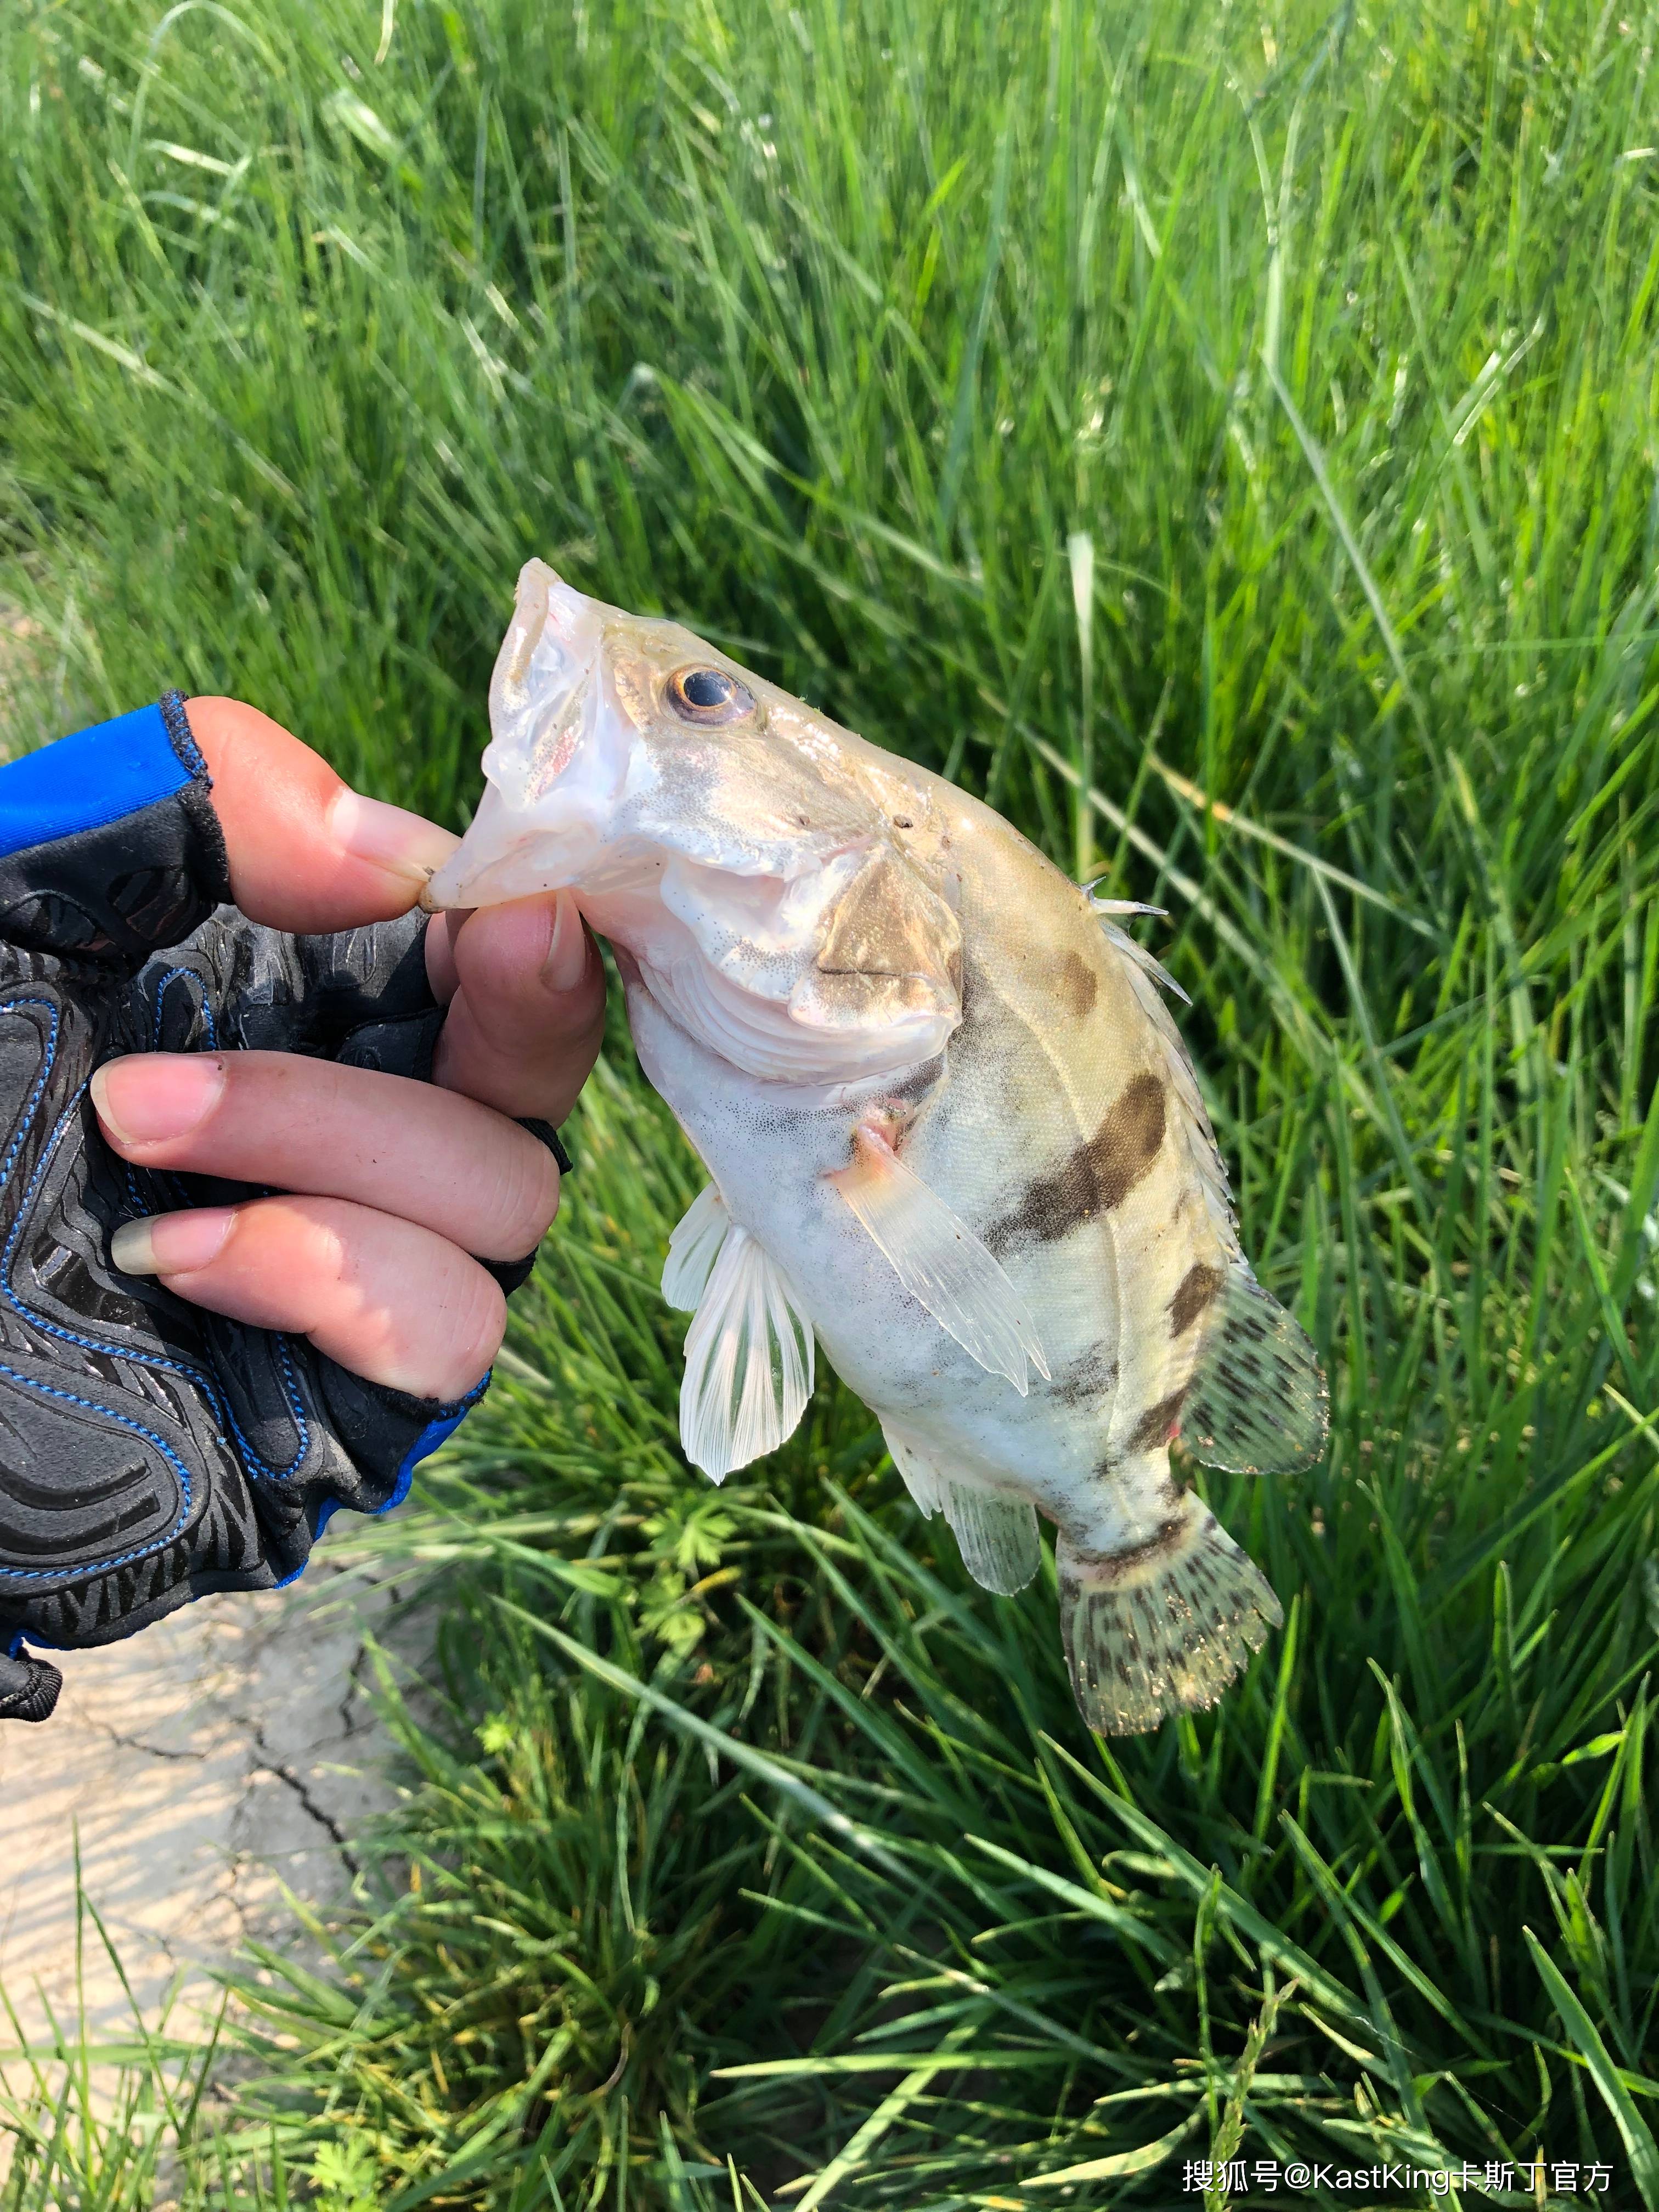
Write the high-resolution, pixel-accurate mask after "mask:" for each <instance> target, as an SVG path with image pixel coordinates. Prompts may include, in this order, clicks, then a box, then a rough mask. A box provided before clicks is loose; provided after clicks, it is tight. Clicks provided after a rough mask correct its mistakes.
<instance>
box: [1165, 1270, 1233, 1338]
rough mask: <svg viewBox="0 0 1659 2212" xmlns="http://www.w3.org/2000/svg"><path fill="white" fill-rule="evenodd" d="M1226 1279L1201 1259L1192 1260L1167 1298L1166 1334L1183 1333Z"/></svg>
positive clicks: (1214, 1297) (1220, 1288)
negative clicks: (1172, 1293) (1168, 1329)
mask: <svg viewBox="0 0 1659 2212" xmlns="http://www.w3.org/2000/svg"><path fill="white" fill-rule="evenodd" d="M1226 1282H1227V1278H1226V1277H1225V1275H1224V1274H1223V1273H1222V1272H1221V1270H1220V1268H1219V1267H1211V1266H1209V1265H1208V1264H1207V1262H1206V1261H1203V1260H1197V1261H1194V1263H1193V1265H1192V1266H1191V1267H1188V1270H1187V1272H1186V1273H1185V1274H1184V1275H1183V1276H1182V1279H1181V1286H1180V1288H1179V1289H1178V1290H1177V1291H1176V1294H1175V1296H1174V1297H1172V1298H1171V1299H1170V1334H1171V1335H1172V1336H1184V1335H1185V1334H1187V1331H1188V1329H1189V1328H1191V1327H1192V1325H1193V1323H1194V1322H1195V1321H1196V1320H1197V1319H1198V1317H1199V1316H1200V1314H1201V1313H1202V1312H1203V1311H1204V1310H1205V1309H1206V1306H1209V1305H1211V1304H1213V1302H1214V1301H1215V1299H1216V1298H1218V1297H1219V1296H1220V1294H1221V1292H1222V1291H1223V1290H1224V1289H1225V1287H1226Z"/></svg>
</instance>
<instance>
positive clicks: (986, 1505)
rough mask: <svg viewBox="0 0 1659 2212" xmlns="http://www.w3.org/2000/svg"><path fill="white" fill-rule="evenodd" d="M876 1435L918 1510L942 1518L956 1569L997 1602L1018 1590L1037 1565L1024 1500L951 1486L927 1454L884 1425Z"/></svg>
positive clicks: (1038, 1546) (1031, 1512)
mask: <svg viewBox="0 0 1659 2212" xmlns="http://www.w3.org/2000/svg"><path fill="white" fill-rule="evenodd" d="M882 1434H883V1435H884V1437H886V1439H887V1449H888V1450H889V1451H890V1452H891V1454H892V1455H893V1464H894V1466H895V1467H896V1468H897V1469H898V1471H899V1473H900V1474H901V1475H902V1477H903V1479H904V1486H905V1488H906V1489H907V1490H908V1492H909V1493H910V1495H911V1497H912V1498H914V1499H915V1503H916V1506H917V1508H918V1510H920V1511H921V1512H922V1513H925V1514H928V1515H932V1514H934V1513H941V1512H942V1513H943V1514H944V1516H945V1519H946V1520H947V1521H948V1522H950V1524H951V1534H953V1535H954V1536H955V1538H956V1540H957V1549H958V1550H959V1551H960V1552H961V1553H962V1564H963V1566H964V1567H966V1568H967V1570H968V1571H969V1574H970V1575H971V1576H972V1577H973V1578H974V1580H975V1582H976V1583H978V1584H979V1586H980V1588H981V1589H987V1590H994V1591H995V1592H996V1593H997V1595H999V1596H1000V1597H1012V1595H1014V1593H1015V1591H1016V1590H1023V1589H1024V1587H1025V1585H1026V1583H1029V1582H1030V1580H1031V1578H1032V1577H1033V1576H1034V1575H1035V1574H1036V1571H1037V1569H1038V1568H1039V1567H1040V1566H1041V1565H1042V1538H1041V1537H1040V1536H1039V1535H1038V1534H1037V1516H1036V1506H1035V1505H1033V1504H1030V1501H1029V1500H1028V1499H1025V1498H1003V1497H1000V1496H999V1495H998V1494H997V1493H996V1492H994V1491H989V1490H981V1489H979V1488H977V1487H976V1486H974V1485H973V1484H970V1483H966V1482H953V1481H952V1480H951V1478H950V1476H949V1475H947V1474H944V1473H943V1472H942V1471H941V1469H940V1468H939V1463H938V1462H937V1461H936V1460H935V1459H933V1456H932V1455H931V1454H929V1453H928V1452H927V1451H925V1450H924V1449H922V1448H921V1446H920V1445H919V1444H914V1443H911V1442H910V1440H909V1438H908V1437H904V1436H901V1435H900V1434H899V1433H898V1431H896V1430H895V1429H892V1428H890V1427H888V1425H886V1424H885V1423H883V1425H882Z"/></svg>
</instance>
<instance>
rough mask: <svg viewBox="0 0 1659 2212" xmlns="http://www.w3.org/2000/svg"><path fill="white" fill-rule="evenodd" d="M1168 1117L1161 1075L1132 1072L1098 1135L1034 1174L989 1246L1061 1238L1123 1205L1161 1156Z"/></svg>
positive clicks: (993, 1233) (999, 1247) (994, 1229)
mask: <svg viewBox="0 0 1659 2212" xmlns="http://www.w3.org/2000/svg"><path fill="white" fill-rule="evenodd" d="M1167 1119H1168V1117H1167V1109H1166V1105H1165V1101H1164V1085H1162V1084H1161V1083H1160V1082H1159V1081H1158V1078H1157V1076H1155V1075H1152V1074H1150V1073H1143V1074H1140V1075H1136V1076H1133V1077H1131V1079H1130V1080H1129V1081H1128V1082H1127V1084H1125V1085H1124V1086H1123V1089H1122V1091H1121V1093H1120V1094H1119V1096H1118V1097H1117V1099H1116V1100H1115V1103H1114V1104H1113V1105H1112V1107H1111V1109H1110V1110H1109V1112H1108V1114H1107V1115H1106V1118H1105V1120H1104V1121H1103V1122H1102V1123H1101V1125H1100V1127H1099V1128H1097V1130H1096V1132H1095V1133H1094V1135H1093V1136H1092V1137H1090V1138H1089V1139H1087V1140H1086V1141H1085V1143H1083V1144H1081V1145H1079V1146H1078V1148H1077V1150H1076V1151H1075V1152H1073V1154H1072V1156H1071V1158H1069V1159H1068V1160H1066V1162H1065V1164H1063V1165H1062V1166H1060V1167H1059V1168H1057V1169H1055V1170H1054V1172H1053V1173H1052V1174H1051V1175H1044V1176H1035V1177H1034V1178H1033V1179H1032V1181H1031V1182H1029V1183H1028V1184H1027V1185H1026V1187H1025V1193H1024V1197H1023V1198H1022V1199H1021V1200H1020V1202H1019V1204H1018V1206H1015V1207H1014V1208H1013V1209H1012V1211H1011V1212H1008V1213H1006V1214H1005V1215H1004V1216H1003V1217H1002V1218H1001V1219H1000V1221H998V1222H995V1223H994V1224H993V1225H992V1226H991V1228H990V1229H989V1230H988V1231H987V1234H986V1242H987V1243H988V1244H989V1245H990V1247H991V1249H992V1250H993V1251H994V1252H1001V1251H1006V1249H1008V1248H1009V1247H1010V1246H1011V1245H1014V1244H1018V1243H1024V1242H1026V1241H1035V1242H1036V1243H1040V1244H1053V1243H1058V1242H1059V1241H1060V1238H1061V1237H1068V1236H1070V1234H1071V1233H1072V1231H1073V1230H1074V1229H1077V1228H1079V1227H1080V1226H1081V1225H1083V1224H1084V1223H1085V1222H1087V1221H1092V1220H1094V1219H1095V1218H1097V1216H1098V1215H1100V1214H1102V1213H1109V1212H1111V1211H1112V1210H1113V1208H1114V1207H1115V1206H1121V1205H1122V1203H1123V1201H1124V1200H1125V1199H1126V1198H1127V1196H1128V1195H1129V1193H1130V1192H1131V1191H1132V1190H1133V1188H1134V1187H1135V1185H1136V1184H1137V1183H1138V1182H1139V1181H1140V1180H1141V1178H1142V1177H1143V1176H1145V1175H1146V1174H1147V1173H1148V1172H1149V1170H1151V1168H1152V1163H1153V1161H1154V1160H1155V1159H1156V1158H1158V1152H1159V1151H1160V1149H1161V1148H1162V1146H1163V1143H1164V1131H1165V1127H1166V1126H1167Z"/></svg>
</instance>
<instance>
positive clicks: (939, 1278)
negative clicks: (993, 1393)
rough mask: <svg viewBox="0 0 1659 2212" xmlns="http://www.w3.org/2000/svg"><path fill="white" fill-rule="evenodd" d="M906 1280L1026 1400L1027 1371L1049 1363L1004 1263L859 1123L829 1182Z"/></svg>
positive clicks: (1044, 1369) (1044, 1370)
mask: <svg viewBox="0 0 1659 2212" xmlns="http://www.w3.org/2000/svg"><path fill="white" fill-rule="evenodd" d="M824 1180H825V1181H826V1182H829V1184H830V1185H831V1186H832V1187H833V1188H835V1190H836V1192H837V1193H838V1194H840V1196H841V1197H842V1199H843V1200H845V1201H846V1203H847V1205H848V1207H849V1208H850V1209H851V1211H852V1212H853V1213H854V1215H855V1216H856V1218H858V1220H859V1221H860V1224H861V1225H862V1226H863V1227H864V1228H865V1230H866V1231H867V1232H868V1233H869V1235H870V1237H871V1238H872V1241H873V1242H874V1243H875V1244H876V1245H877V1246H878V1249H879V1250H880V1251H881V1253H882V1255H883V1256H884V1258H885V1259H886V1261H888V1263H889V1265H890V1267H892V1269H893V1272H894V1273H895V1274H896V1275H897V1277H898V1279H899V1280H900V1282H901V1283H902V1285H904V1288H905V1289H906V1290H907V1291H908V1292H909V1294H910V1296H911V1297H913V1298H915V1301H916V1303H917V1304H919V1305H921V1306H924V1307H925V1308H926V1309H927V1311H928V1312H929V1313H930V1314H931V1315H932V1316H933V1319H934V1320H935V1321H936V1322H938V1323H939V1327H940V1328H942V1329H944V1330H945V1331H946V1332H947V1333H948V1334H950V1335H951V1336H953V1337H954V1338H955V1339H956V1340H957V1343H958V1344H959V1345H960V1346H962V1348H963V1351H964V1352H969V1354H971V1356H972V1357H973V1358H975V1359H976V1360H978V1362H979V1364H980V1365H981V1367H983V1368H985V1369H987V1370H988V1371H989V1372H990V1373H991V1374H993V1375H1006V1376H1007V1378H1008V1380H1009V1381H1010V1382H1011V1383H1012V1384H1013V1386H1014V1388H1015V1389H1016V1390H1018V1392H1019V1395H1020V1396H1021V1397H1022V1398H1023V1397H1024V1395H1025V1393H1026V1389H1027V1388H1028V1383H1027V1370H1028V1369H1029V1368H1031V1367H1035V1368H1036V1370H1037V1372H1038V1374H1039V1375H1041V1376H1042V1377H1043V1379H1044V1380H1045V1381H1046V1380H1047V1379H1048V1361H1047V1360H1046V1359H1045V1358H1043V1356H1042V1342H1041V1340H1039V1338H1038V1336H1037V1333H1036V1322H1034V1321H1033V1320H1032V1318H1031V1315H1030V1309H1029V1308H1028V1306H1027V1305H1026V1304H1025V1301H1024V1298H1023V1297H1021V1296H1020V1294H1019V1292H1018V1291H1017V1290H1016V1289H1015V1288H1014V1286H1013V1285H1012V1283H1011V1282H1010V1281H1009V1279H1008V1278H1007V1276H1006V1274H1005V1273H1004V1272H1003V1269H1002V1267H1001V1265H1000V1262H999V1261H997V1260H995V1259H994V1257H993V1256H992V1255H991V1253H990V1252H989V1251H988V1250H987V1249H986V1247H985V1245H984V1244H983V1243H981V1240H980V1239H979V1238H978V1237H976V1236H975V1234H974V1232H973V1231H972V1230H971V1229H969V1226H968V1225H967V1223H966V1222H965V1221H960V1220H958V1219H957V1216H956V1215H955V1214H954V1213H952V1212H951V1209H950V1207H949V1206H946V1204H945V1201H944V1200H943V1199H942V1198H940V1197H939V1196H938V1195H937V1194H936V1193H934V1192H933V1191H932V1190H930V1189H929V1188H928V1187H927V1184H926V1183H925V1182H923V1181H922V1180H921V1176H918V1175H915V1174H914V1173H913V1172H912V1171H911V1170H910V1169H908V1167H906V1166H905V1164H904V1163H903V1161H902V1159H901V1158H899V1156H898V1154H897V1153H896V1152H895V1151H894V1150H893V1147H892V1146H891V1144H890V1142H889V1141H888V1139H887V1137H886V1135H885V1133H884V1131H883V1130H882V1129H881V1128H879V1127H877V1126H875V1124H874V1123H872V1121H860V1123H859V1125H858V1127H857V1128H856V1129H855V1130H854V1133H853V1159H852V1163H851V1164H850V1165H849V1166H848V1167H844V1168H837V1169H836V1170H833V1171H832V1172H831V1173H830V1174H829V1175H828V1176H825V1178H824Z"/></svg>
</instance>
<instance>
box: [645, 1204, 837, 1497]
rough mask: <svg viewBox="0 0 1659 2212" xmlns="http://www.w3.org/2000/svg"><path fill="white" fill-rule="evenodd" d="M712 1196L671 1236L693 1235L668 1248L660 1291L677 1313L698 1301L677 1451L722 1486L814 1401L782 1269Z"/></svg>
mask: <svg viewBox="0 0 1659 2212" xmlns="http://www.w3.org/2000/svg"><path fill="white" fill-rule="evenodd" d="M710 1197H711V1192H710V1191H705V1192H704V1193H703V1194H702V1197H701V1198H700V1199H698V1200H697V1201H696V1205H694V1206H692V1208H691V1210H690V1212H689V1213H688V1214H687V1215H686V1217H685V1219H684V1221H683V1222H682V1223H681V1224H680V1228H679V1229H678V1230H677V1231H675V1236H676V1237H679V1236H680V1233H681V1231H690V1234H689V1235H688V1236H687V1237H686V1239H685V1242H684V1243H683V1244H682V1246H681V1248H680V1251H679V1253H678V1256H677V1255H676V1252H675V1249H674V1246H673V1244H672V1243H671V1244H670V1246H669V1261H668V1266H667V1267H665V1269H664V1271H663V1289H664V1294H665V1296H666V1297H669V1299H670V1301H671V1303H672V1304H679V1303H681V1302H682V1300H689V1299H690V1298H691V1297H693V1295H694V1293H695V1302H696V1316H695V1318H694V1319H693V1321H692V1323H691V1327H690V1332H689V1334H687V1336H686V1340H685V1375H684V1379H683V1380H682V1382H681V1384H680V1442H681V1443H682V1444H683V1446H684V1450H685V1455H686V1457H687V1458H688V1459H689V1460H690V1462H691V1464H692V1465H693V1466H694V1467H700V1468H702V1471H703V1473H704V1474H706V1475H708V1478H709V1479H710V1480H711V1481H714V1482H723V1481H724V1480H726V1476H727V1475H728V1474H731V1473H732V1470H733V1468H739V1467H747V1466H748V1464H749V1462H750V1460H756V1459H759V1458H761V1457H763V1455H764V1454H765V1453H767V1452H769V1451H775V1450H776V1449H777V1448H778V1446H779V1445H780V1444H781V1443H783V1441H784V1439H785V1438H786V1437H788V1436H791V1435H792V1434H793V1431H794V1430H795V1428H796V1426H797V1425H798V1424H799V1420H800V1417H801V1415H802V1414H803V1413H805V1410H806V1401H807V1400H808V1399H809V1398H810V1397H811V1395H812V1364H813V1340H812V1324H811V1322H810V1321H809V1320H808V1319H807V1317H806V1316H805V1313H804V1312H803V1311H802V1310H801V1308H800V1305H799V1301H798V1300H797V1298H796V1297H795V1294H794V1292H793V1290H792V1289H791V1288H790V1286H789V1284H788V1281H787V1279H786V1278H785V1276H784V1273H783V1271H782V1269H781V1267H779V1266H778V1264H777V1262H776V1261H775V1260H774V1259H773V1258H772V1256H771V1255H770V1253H769V1252H768V1251H767V1250H766V1249H765V1247H764V1246H763V1245H761V1244H757V1243H756V1241H755V1239H754V1238H753V1237H751V1236H750V1233H749V1231H747V1230H746V1229H744V1228H743V1227H741V1226H740V1225H738V1223H737V1222H735V1221H733V1220H732V1218H731V1217H730V1216H729V1215H728V1214H727V1213H726V1208H725V1206H723V1205H721V1204H720V1200H719V1199H718V1196H717V1195H716V1196H714V1205H713V1206H709V1205H708V1204H707V1203H706V1202H707V1201H708V1200H709V1198H710ZM716 1206H718V1208H719V1219H718V1221H717V1220H716V1218H715V1207H716ZM700 1207H701V1208H702V1209H703V1213H702V1219H701V1220H696V1216H697V1214H698V1209H699V1208H700ZM694 1221H695V1224H696V1225H695V1226H693V1224H694ZM717 1231H718V1241H717V1242H716V1241H715V1240H716V1232H717ZM711 1244H712V1245H713V1248H714V1249H712V1251H711V1249H710V1248H711ZM699 1273H700V1274H701V1278H702V1279H701V1281H700V1282H699V1281H698V1280H697V1278H698V1275H699Z"/></svg>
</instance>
